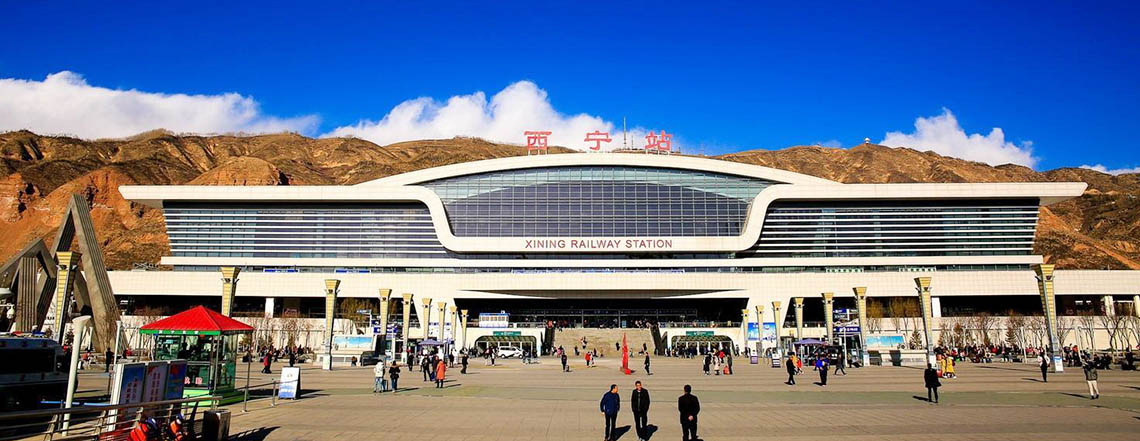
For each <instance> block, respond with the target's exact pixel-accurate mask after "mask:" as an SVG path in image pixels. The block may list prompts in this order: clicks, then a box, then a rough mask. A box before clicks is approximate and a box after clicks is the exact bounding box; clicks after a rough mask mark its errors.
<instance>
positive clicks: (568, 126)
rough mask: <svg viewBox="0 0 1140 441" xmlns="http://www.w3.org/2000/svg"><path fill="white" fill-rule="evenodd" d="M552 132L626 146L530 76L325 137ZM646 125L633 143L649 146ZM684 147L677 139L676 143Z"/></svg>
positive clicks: (496, 136) (410, 106)
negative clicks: (556, 102) (561, 106)
mask: <svg viewBox="0 0 1140 441" xmlns="http://www.w3.org/2000/svg"><path fill="white" fill-rule="evenodd" d="M528 130H543V131H549V132H552V134H551V135H550V138H549V144H550V145H552V146H553V145H559V146H564V147H570V148H574V149H581V150H584V149H585V148H586V146H587V144H590V145H592V144H593V143H587V142H585V141H584V140H585V138H586V133H588V132H593V131H595V130H599V131H602V132H609V133H610V138H611V139H612V140H613V141H611V142H610V143H608V144H607V143H602V150H612V149H615V148H621V146H622V140H621V127H620V126H618V125H617V124H614V123H612V122H609V121H605V120H603V119H602V118H601V117H597V116H592V115H587V114H584V113H582V114H577V115H564V114H562V113H559V112H558V111H557V110H555V109H554V106H552V105H551V104H550V100H549V99H548V97H547V94H546V91H545V90H542V89H540V88H539V87H538V85H536V84H534V83H533V82H530V81H519V82H516V83H514V84H511V85H509V86H507V87H506V88H504V89H503V90H501V91H499V92H498V93H496V94H495V95H494V96H492V97H491V100H490V101H487V96H486V94H484V93H483V92H481V91H480V92H475V93H472V94H470V95H456V96H453V97H451V98H448V99H447V101H446V102H440V101H437V100H435V99H432V98H426V97H425V98H416V99H412V100H407V101H404V102H402V103H400V104H399V105H397V106H396V107H394V108H392V110H391V111H389V112H388V114H387V115H385V116H384V117H383V118H382V119H380V120H379V121H371V120H361V121H360V122H358V123H356V124H355V125H352V126H344V127H337V128H335V129H333V130H332V131H331V132H329V133H326V134H325V135H323V136H326V137H329V136H355V137H358V138H362V139H366V140H369V141H372V142H374V143H377V144H380V145H387V144H391V143H395V142H401V141H411V140H418V139H441V138H452V137H455V136H472V137H478V138H483V139H486V140H489V141H494V142H500V143H510V144H525V143H526V137H525V136H524V135H523V132H525V131H528ZM645 134H646V130H645V129H643V128H631V129H630V131H629V135H630V143H631V145H633V146H637V147H642V146H644V145H645ZM678 147H679V143H678V140H677V138H674V140H673V148H674V149H676V148H678Z"/></svg>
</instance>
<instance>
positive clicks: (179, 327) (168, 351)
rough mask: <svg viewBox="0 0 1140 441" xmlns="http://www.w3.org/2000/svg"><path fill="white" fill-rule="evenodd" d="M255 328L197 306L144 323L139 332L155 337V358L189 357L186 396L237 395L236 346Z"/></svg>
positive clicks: (179, 358) (187, 361)
mask: <svg viewBox="0 0 1140 441" xmlns="http://www.w3.org/2000/svg"><path fill="white" fill-rule="evenodd" d="M252 332H253V327H251V326H249V325H247V324H245V323H242V322H239V321H237V320H234V319H232V318H229V317H226V316H224V315H222V314H219V313H218V312H215V311H212V310H210V309H208V308H206V307H204V306H196V307H194V308H191V309H188V310H186V311H183V312H180V313H178V314H175V315H172V316H170V317H167V318H164V319H162V320H159V321H156V322H154V323H151V324H149V325H145V326H143V327H142V328H140V329H139V333H141V334H148V335H153V336H154V359H155V360H186V380H185V388H184V389H183V396H184V397H186V398H190V397H197V396H202V395H215V396H221V397H223V400H222V401H223V402H225V401H226V400H225V397H228V396H232V395H236V393H235V390H234V384H235V382H236V381H235V380H236V377H237V346H238V340H239V339H240V338H241V336H242V335H244V334H250V333H252Z"/></svg>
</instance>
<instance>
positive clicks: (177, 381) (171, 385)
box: [162, 360, 186, 400]
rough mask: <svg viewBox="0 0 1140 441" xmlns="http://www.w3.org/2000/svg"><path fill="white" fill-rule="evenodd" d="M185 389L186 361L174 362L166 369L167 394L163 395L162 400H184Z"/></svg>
mask: <svg viewBox="0 0 1140 441" xmlns="http://www.w3.org/2000/svg"><path fill="white" fill-rule="evenodd" d="M184 387H186V360H172V361H171V362H170V364H168V365H167V367H166V392H165V393H163V395H162V399H163V400H177V399H179V398H182V392H183V388H184Z"/></svg>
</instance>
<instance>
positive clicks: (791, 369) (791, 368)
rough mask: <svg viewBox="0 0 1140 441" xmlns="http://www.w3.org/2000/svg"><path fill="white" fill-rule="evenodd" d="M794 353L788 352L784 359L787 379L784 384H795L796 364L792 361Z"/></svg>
mask: <svg viewBox="0 0 1140 441" xmlns="http://www.w3.org/2000/svg"><path fill="white" fill-rule="evenodd" d="M793 355H796V354H789V355H788V358H787V359H786V360H784V368H785V369H787V370H788V381H785V382H784V384H787V385H789V386H794V385H795V384H796V364H795V363H793V362H792V356H793Z"/></svg>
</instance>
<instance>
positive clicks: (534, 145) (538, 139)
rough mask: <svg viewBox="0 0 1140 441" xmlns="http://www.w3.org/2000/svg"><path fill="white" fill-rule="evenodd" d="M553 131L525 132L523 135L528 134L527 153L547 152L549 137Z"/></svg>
mask: <svg viewBox="0 0 1140 441" xmlns="http://www.w3.org/2000/svg"><path fill="white" fill-rule="evenodd" d="M551 133H552V132H549V131H537V130H536V131H531V130H528V131H525V132H523V135H526V154H528V155H529V154H532V153H546V148H547V145H546V144H547V137H549V136H550V134H551Z"/></svg>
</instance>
